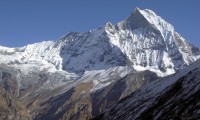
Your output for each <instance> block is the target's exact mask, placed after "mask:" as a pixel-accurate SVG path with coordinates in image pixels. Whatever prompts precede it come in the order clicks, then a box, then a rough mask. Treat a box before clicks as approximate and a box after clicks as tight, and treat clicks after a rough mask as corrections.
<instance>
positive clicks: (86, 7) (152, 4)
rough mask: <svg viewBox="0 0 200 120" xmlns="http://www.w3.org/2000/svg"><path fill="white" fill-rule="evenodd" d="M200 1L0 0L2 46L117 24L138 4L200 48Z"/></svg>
mask: <svg viewBox="0 0 200 120" xmlns="http://www.w3.org/2000/svg"><path fill="white" fill-rule="evenodd" d="M199 5H200V1H199V0H193V1H191V0H0V45H3V46H9V47H20V46H24V45H26V44H28V43H35V42H40V41H44V40H57V39H59V38H60V37H61V36H62V35H64V34H66V33H68V32H70V31H77V32H84V31H88V30H90V29H95V28H98V27H99V26H102V25H104V24H105V23H106V22H107V21H110V22H112V23H113V24H116V23H117V22H119V21H121V20H123V19H125V18H127V17H128V16H129V15H130V13H131V11H133V10H134V8H135V7H136V6H138V7H139V8H141V9H145V8H148V9H151V10H153V11H154V12H156V14H158V15H159V16H161V17H162V18H164V19H165V20H166V21H168V22H169V23H171V24H172V25H173V26H174V27H175V29H176V31H177V32H179V33H180V34H181V35H182V36H183V37H184V38H186V39H187V40H188V41H190V42H191V43H193V44H195V45H196V46H198V47H200V41H199V35H200V30H199V27H200V14H199V11H200V7H199Z"/></svg>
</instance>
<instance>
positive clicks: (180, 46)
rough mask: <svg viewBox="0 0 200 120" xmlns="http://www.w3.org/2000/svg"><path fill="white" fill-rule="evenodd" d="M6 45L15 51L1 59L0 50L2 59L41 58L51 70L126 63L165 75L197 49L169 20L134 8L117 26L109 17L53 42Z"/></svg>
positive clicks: (81, 70)
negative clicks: (100, 25) (10, 57)
mask: <svg viewBox="0 0 200 120" xmlns="http://www.w3.org/2000/svg"><path fill="white" fill-rule="evenodd" d="M19 49H20V51H18V50H19ZM10 50H11V49H10V48H2V47H1V51H7V54H9V55H10V54H11V53H12V54H11V55H17V58H16V57H13V58H12V59H11V60H9V61H7V60H8V59H7V57H9V56H7V57H5V56H4V53H5V52H4V53H2V54H1V55H3V56H4V58H5V59H6V61H7V62H13V61H15V60H17V61H18V62H19V63H22V64H23V63H29V62H30V60H31V62H34V61H37V62H38V61H46V62H47V63H50V64H52V65H53V66H55V68H56V69H57V70H64V71H67V72H71V73H75V74H79V75H80V74H83V73H84V72H85V71H90V70H101V69H108V68H110V67H114V66H132V67H133V68H134V69H136V70H137V71H141V70H142V71H143V70H150V71H154V72H156V73H157V74H158V75H160V76H165V75H169V74H172V73H175V71H176V70H178V69H180V68H182V67H184V66H186V65H189V64H190V63H192V62H194V61H196V60H197V59H198V58H199V54H200V52H199V49H198V48H196V47H194V46H193V45H191V44H190V43H188V42H186V40H185V39H184V38H183V37H181V36H180V35H179V34H178V33H177V32H176V31H175V30H174V27H173V26H172V25H171V24H169V23H167V22H166V21H165V20H163V19H162V18H161V17H159V16H157V15H156V14H155V13H154V12H153V11H152V10H148V9H145V10H140V9H139V8H136V9H135V10H134V11H133V12H132V13H131V15H130V16H129V17H128V18H127V19H126V20H124V21H121V22H119V23H118V24H117V25H112V24H111V23H110V22H109V23H106V24H105V26H103V27H100V28H99V29H95V30H91V31H88V32H85V33H77V32H71V33H68V34H67V35H65V36H63V37H62V38H61V39H60V40H58V41H56V42H53V41H46V42H41V43H36V44H32V45H27V46H25V47H23V48H17V49H13V50H11V53H10V52H9V51H10ZM1 61H2V60H1Z"/></svg>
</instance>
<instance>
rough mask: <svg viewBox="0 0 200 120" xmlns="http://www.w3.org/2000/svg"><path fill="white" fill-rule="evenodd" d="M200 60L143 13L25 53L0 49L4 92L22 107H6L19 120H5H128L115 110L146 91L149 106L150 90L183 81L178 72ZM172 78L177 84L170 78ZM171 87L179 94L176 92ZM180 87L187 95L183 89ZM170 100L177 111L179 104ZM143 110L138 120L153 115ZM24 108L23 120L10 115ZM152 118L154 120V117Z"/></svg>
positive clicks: (169, 27)
mask: <svg viewBox="0 0 200 120" xmlns="http://www.w3.org/2000/svg"><path fill="white" fill-rule="evenodd" d="M199 57H200V51H199V49H198V48H197V47H195V46H193V45H192V44H190V43H189V42H187V41H186V40H185V39H184V38H183V37H181V36H180V34H178V33H177V32H176V31H175V29H174V27H173V26H172V25H171V24H169V23H167V22H166V21H165V20H163V19H162V18H161V17H160V16H157V15H156V14H155V13H154V12H153V11H152V10H148V9H145V10H140V9H139V8H136V9H135V10H134V11H133V12H132V13H131V15H130V16H129V17H127V18H126V19H125V20H123V21H121V22H119V23H117V24H116V25H112V24H111V23H110V22H108V23H106V24H105V25H103V26H102V27H99V28H98V29H94V30H90V31H88V32H84V33H79V32H70V33H68V34H66V35H64V36H62V37H61V38H60V39H59V40H57V41H43V42H40V43H35V44H29V45H27V46H24V47H19V48H7V47H2V46H0V65H1V66H0V86H1V87H0V88H2V91H4V92H6V95H7V94H8V96H12V97H9V99H12V98H13V99H14V101H13V102H15V101H16V103H13V105H14V108H15V109H14V108H13V107H12V106H10V105H7V106H6V107H4V108H5V109H2V111H3V112H1V113H9V114H13V115H8V116H6V115H4V118H9V116H17V117H18V118H23V119H35V120H43V119H50V120H58V119H60V120H65V119H91V118H95V117H96V118H95V119H106V118H107V117H108V118H110V119H118V118H119V119H120V118H122V117H121V116H123V114H119V116H118V115H116V114H117V113H118V112H120V111H121V110H122V109H124V108H123V107H120V109H117V108H118V105H117V104H118V103H117V102H118V101H122V102H123V101H125V102H126V101H130V102H132V100H133V99H135V97H134V96H136V97H137V94H140V91H144V92H142V93H141V94H140V95H142V96H140V97H141V98H145V99H148V100H149V98H148V96H147V95H148V91H145V90H146V89H145V88H147V90H148V89H151V90H152V91H155V90H154V88H153V87H152V85H151V84H159V85H161V86H162V84H164V85H163V89H164V88H165V87H166V83H167V82H166V81H169V83H170V81H171V79H173V80H174V81H175V80H178V81H181V80H179V79H180V76H184V75H186V74H187V73H185V72H183V73H184V74H181V75H180V74H178V75H177V72H178V73H179V72H181V71H182V69H183V70H184V68H185V69H186V68H187V67H188V66H189V67H190V65H191V64H193V63H194V62H195V61H196V60H197V59H199ZM196 63H198V62H196ZM193 66H194V65H193ZM172 74H175V76H178V77H171V76H173V75H172ZM195 75H196V74H195ZM189 77H190V76H189ZM163 79H164V80H163ZM185 79H187V78H185ZM188 80H189V78H188ZM177 84H178V83H177ZM167 85H169V86H171V87H172V90H171V91H172V92H174V88H173V86H174V84H167ZM182 86H183V87H182V88H184V89H186V88H187V85H186V84H185V83H182ZM190 87H191V86H190ZM143 89H145V90H143ZM155 89H158V87H155ZM160 89H161V88H159V89H158V91H160ZM197 89H198V88H197ZM151 90H150V91H151ZM169 91H170V88H169ZM4 92H3V93H2V92H1V93H2V94H5V93H4ZM183 92H186V91H183ZM135 94H136V95H135ZM177 94H179V93H177ZM195 94H198V93H195ZM152 95H154V94H152ZM155 95H158V96H157V97H159V95H161V97H162V96H164V97H165V94H164V95H163V94H160V93H159V94H155ZM167 95H168V94H167ZM181 95H182V94H181ZM2 96H5V95H2ZM127 96H128V97H127ZM189 97H190V96H189ZM1 98H2V99H5V98H4V97H1ZM171 98H172V97H171ZM6 99H7V98H6ZM15 99H17V100H15ZM129 99H130V100H129ZM156 99H157V98H156ZM188 99H190V98H188ZM136 100H137V99H136ZM170 100H171V101H172V103H173V101H174V100H175V98H172V99H170ZM11 101H12V100H11ZM150 102H152V101H150ZM119 104H121V103H120V102H119ZM124 104H126V103H124ZM143 104H144V102H137V104H135V106H136V107H134V108H131V107H130V109H131V110H130V111H131V112H132V110H134V111H136V112H135V113H134V114H136V115H138V117H136V116H135V117H136V118H138V119H143V118H141V116H140V115H145V114H146V113H147V112H148V110H146V111H147V112H145V111H144V112H143V111H142V112H143V113H141V114H139V113H137V110H138V111H140V110H139V109H140V108H138V106H140V105H141V106H142V105H143ZM197 104H199V103H197ZM0 105H1V104H0ZM111 105H113V106H112V107H111V108H112V109H109V108H110V106H111ZM114 105H115V106H114ZM163 105H164V103H163V104H162V108H163V109H166V110H168V108H166V107H165V106H163ZM170 105H171V106H172V107H173V104H170ZM11 107H12V108H11ZM115 107H117V108H115ZM126 107H127V105H126ZM177 107H180V105H177ZM19 108H20V110H21V109H22V110H21V111H22V112H19V113H16V112H7V110H10V111H12V109H14V110H18V109H19ZM127 108H128V107H127ZM106 109H107V110H106ZM135 109H137V110H135ZM23 110H24V111H23ZM105 110H106V111H105ZM113 110H114V113H113V112H112V111H113ZM152 110H154V111H156V110H158V107H153V108H152ZM188 110H190V109H189V108H188ZM5 111H6V112H5ZM104 111H105V112H104ZM130 111H127V114H128V113H129V112H130ZM149 111H150V110H149ZM100 113H102V114H101V115H100V116H98V115H99V114H100ZM108 114H110V115H114V116H117V117H116V118H115V117H113V116H108ZM124 114H125V113H124ZM195 114H197V112H196V113H195ZM148 115H151V118H154V117H155V116H154V114H153V113H152V114H148ZM156 115H157V114H156ZM128 117H129V118H130V119H131V118H133V116H128ZM148 118H150V117H148ZM157 118H159V116H158V117H157ZM161 118H162V117H161ZM166 118H167V117H166ZM10 119H14V117H10Z"/></svg>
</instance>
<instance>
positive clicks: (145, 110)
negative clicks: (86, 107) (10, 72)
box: [94, 60, 200, 120]
mask: <svg viewBox="0 0 200 120" xmlns="http://www.w3.org/2000/svg"><path fill="white" fill-rule="evenodd" d="M199 73H200V60H198V61H197V62H195V63H193V65H191V66H189V67H187V68H185V69H183V70H181V71H179V72H178V73H176V74H175V75H172V76H168V77H166V78H163V79H161V80H158V81H154V82H151V83H150V84H147V85H145V86H143V87H142V88H141V89H138V90H137V91H135V92H134V93H133V94H131V95H130V96H128V97H126V98H124V99H122V100H121V101H119V102H118V103H117V104H115V105H113V106H112V107H111V108H109V109H107V110H106V111H105V112H104V113H102V114H101V115H99V116H98V117H96V118H94V119H98V120H99V119H106V120H113V119H117V120H121V119H127V120H129V119H130V120H132V119H136V120H137V119H155V120H157V119H158V120H160V119H200V111H199V110H200V80H199V79H200V74H199Z"/></svg>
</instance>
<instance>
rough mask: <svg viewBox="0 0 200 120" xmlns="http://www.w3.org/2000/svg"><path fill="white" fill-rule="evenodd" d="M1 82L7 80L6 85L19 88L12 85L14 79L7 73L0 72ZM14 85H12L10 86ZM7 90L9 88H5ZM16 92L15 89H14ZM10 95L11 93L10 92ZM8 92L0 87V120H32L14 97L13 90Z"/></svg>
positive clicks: (24, 107)
mask: <svg viewBox="0 0 200 120" xmlns="http://www.w3.org/2000/svg"><path fill="white" fill-rule="evenodd" d="M0 76H1V77H0V81H2V79H7V83H6V84H5V85H10V86H11V85H12V86H13V87H17V86H15V85H14V84H15V83H12V82H13V81H12V80H13V78H12V75H11V74H9V73H7V72H0ZM10 83H12V84H10ZM4 87H5V88H7V86H4ZM13 90H14V89H13ZM8 91H9V92H10V93H9V92H8ZM8 91H6V90H5V89H4V88H2V86H0V119H1V120H31V116H30V114H29V112H28V110H27V109H26V106H24V105H23V104H22V103H20V101H19V100H18V99H17V98H16V97H15V96H13V95H12V94H11V93H13V92H15V91H12V88H11V89H9V88H8Z"/></svg>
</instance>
